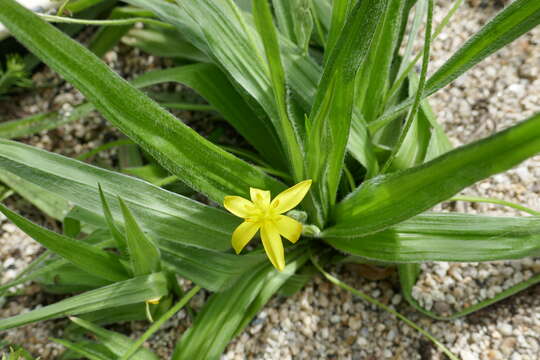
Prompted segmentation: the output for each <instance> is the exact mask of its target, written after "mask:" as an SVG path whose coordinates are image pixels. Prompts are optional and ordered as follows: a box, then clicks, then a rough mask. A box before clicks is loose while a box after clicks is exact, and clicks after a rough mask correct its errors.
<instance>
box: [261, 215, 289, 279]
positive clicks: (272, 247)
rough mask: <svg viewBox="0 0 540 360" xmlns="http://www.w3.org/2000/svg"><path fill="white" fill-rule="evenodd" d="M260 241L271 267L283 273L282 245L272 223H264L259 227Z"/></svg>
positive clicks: (283, 256) (283, 255) (283, 257)
mask: <svg viewBox="0 0 540 360" xmlns="http://www.w3.org/2000/svg"><path fill="white" fill-rule="evenodd" d="M261 239H262V243H263V246H264V250H265V251H266V255H268V258H269V259H270V262H272V265H274V267H275V268H276V269H278V270H279V271H283V269H284V268H285V254H284V251H283V243H282V242H281V236H279V232H278V230H277V228H276V226H275V225H274V224H273V223H272V222H270V221H268V222H265V223H264V224H263V225H262V226H261Z"/></svg>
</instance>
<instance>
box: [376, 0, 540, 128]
mask: <svg viewBox="0 0 540 360" xmlns="http://www.w3.org/2000/svg"><path fill="white" fill-rule="evenodd" d="M538 24H540V1H538V0H517V1H515V2H513V3H512V4H510V5H508V7H506V8H505V9H504V10H503V11H501V12H500V13H499V14H497V16H495V17H494V18H493V19H492V20H491V21H490V22H489V23H487V24H486V25H485V26H484V27H483V28H482V29H481V30H480V31H479V32H477V33H476V34H475V35H474V36H473V37H471V38H470V39H469V40H468V41H467V42H466V43H465V44H464V45H463V46H462V47H461V48H460V49H459V50H458V51H457V52H456V53H455V54H454V55H453V56H452V57H451V58H450V59H448V61H447V62H446V63H445V64H444V65H443V66H442V67H441V68H440V69H439V70H437V72H436V73H435V74H433V75H432V76H431V77H430V78H429V80H428V81H427V84H426V88H425V90H424V96H429V95H431V94H433V93H435V92H437V91H438V90H439V89H441V88H443V87H444V86H446V85H448V84H449V83H450V82H452V81H453V80H454V79H456V78H457V77H458V76H460V75H461V74H463V73H464V72H466V71H467V70H469V69H470V68H472V67H473V66H474V65H476V64H478V63H479V62H480V61H482V60H483V59H485V58H486V57H488V56H489V55H491V54H493V53H495V52H496V51H498V50H499V49H501V48H502V47H504V46H505V45H507V44H509V43H511V42H512V41H514V40H515V39H517V38H518V37H520V36H521V35H523V34H525V33H526V32H527V31H529V30H531V29H532V28H534V27H535V26H537V25H538ZM412 102H413V99H412V98H409V99H408V100H406V101H404V102H403V103H401V104H398V105H396V106H394V107H392V108H390V109H388V110H387V111H386V112H385V113H384V115H382V116H381V117H380V118H379V119H377V121H375V122H373V123H371V124H370V129H371V130H372V131H375V130H377V129H379V128H380V127H382V126H383V125H384V124H386V123H388V122H389V121H391V120H392V119H394V118H395V117H396V116H398V115H399V114H402V113H403V112H404V111H406V110H407V109H408V108H409V106H411V104H412Z"/></svg>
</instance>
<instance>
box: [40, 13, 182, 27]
mask: <svg viewBox="0 0 540 360" xmlns="http://www.w3.org/2000/svg"><path fill="white" fill-rule="evenodd" d="M39 16H41V17H42V18H43V19H44V20H46V21H48V22H51V23H66V24H83V25H96V26H125V25H133V24H136V23H139V22H142V23H146V24H151V25H157V26H161V27H164V28H168V29H174V28H175V27H174V26H172V25H170V24H167V23H165V22H163V21H159V20H156V19H151V18H145V17H134V18H128V19H117V20H88V19H74V18H69V17H64V16H55V15H46V14H39Z"/></svg>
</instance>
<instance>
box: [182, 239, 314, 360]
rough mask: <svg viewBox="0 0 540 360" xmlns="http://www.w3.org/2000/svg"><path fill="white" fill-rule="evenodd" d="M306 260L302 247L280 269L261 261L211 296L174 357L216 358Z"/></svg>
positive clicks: (186, 359) (288, 257) (304, 250)
mask: <svg viewBox="0 0 540 360" xmlns="http://www.w3.org/2000/svg"><path fill="white" fill-rule="evenodd" d="M307 259H308V252H307V251H306V249H305V248H296V249H294V250H293V251H290V252H289V253H288V256H287V266H286V267H285V269H284V270H283V271H282V272H278V271H276V270H275V269H274V268H272V266H270V265H269V264H268V263H265V264H261V265H259V266H257V267H255V268H253V270H252V271H250V272H249V273H248V274H246V276H244V277H243V278H242V279H241V280H240V281H238V282H236V283H235V284H234V286H232V287H230V288H229V289H227V290H226V291H224V292H221V293H217V294H214V295H212V297H211V298H210V299H209V300H208V302H207V303H206V305H205V306H204V308H203V310H202V311H201V312H200V313H199V314H198V315H197V318H196V320H195V322H194V324H193V325H192V327H191V328H189V329H188V330H187V331H186V332H185V333H184V335H183V336H182V338H181V339H180V341H179V342H178V343H177V344H176V348H175V351H174V353H173V356H172V359H173V360H191V359H219V357H220V355H221V353H222V352H223V350H224V349H225V347H226V346H227V344H228V343H229V342H230V341H231V339H232V337H233V336H235V335H237V334H238V333H239V332H240V331H241V330H243V328H244V327H245V326H246V325H247V324H248V323H249V321H250V320H251V318H252V317H253V316H255V314H256V313H257V312H258V311H259V310H260V308H262V306H264V304H265V303H266V302H267V301H268V300H269V298H270V297H271V296H272V295H273V294H274V293H275V292H277V290H278V289H279V288H280V287H281V285H282V284H283V283H284V282H285V281H286V280H287V279H288V278H290V277H291V276H292V275H293V274H294V273H295V271H296V270H297V269H298V268H299V267H300V266H302V265H303V264H304V263H305V262H306V261H307Z"/></svg>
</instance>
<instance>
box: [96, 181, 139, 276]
mask: <svg viewBox="0 0 540 360" xmlns="http://www.w3.org/2000/svg"><path fill="white" fill-rule="evenodd" d="M98 189H99V198H100V199H101V206H102V207H103V217H105V221H106V222H107V227H108V228H109V231H110V232H111V235H112V237H113V239H114V241H116V246H117V248H118V249H119V250H120V251H121V252H122V253H123V254H125V253H126V248H127V244H126V238H125V237H124V235H123V234H122V233H121V232H120V230H118V228H117V227H116V225H115V224H114V218H113V215H112V213H111V208H110V207H109V203H108V202H107V199H106V198H105V194H104V193H103V189H102V188H101V185H98ZM141 275H142V274H141Z"/></svg>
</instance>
